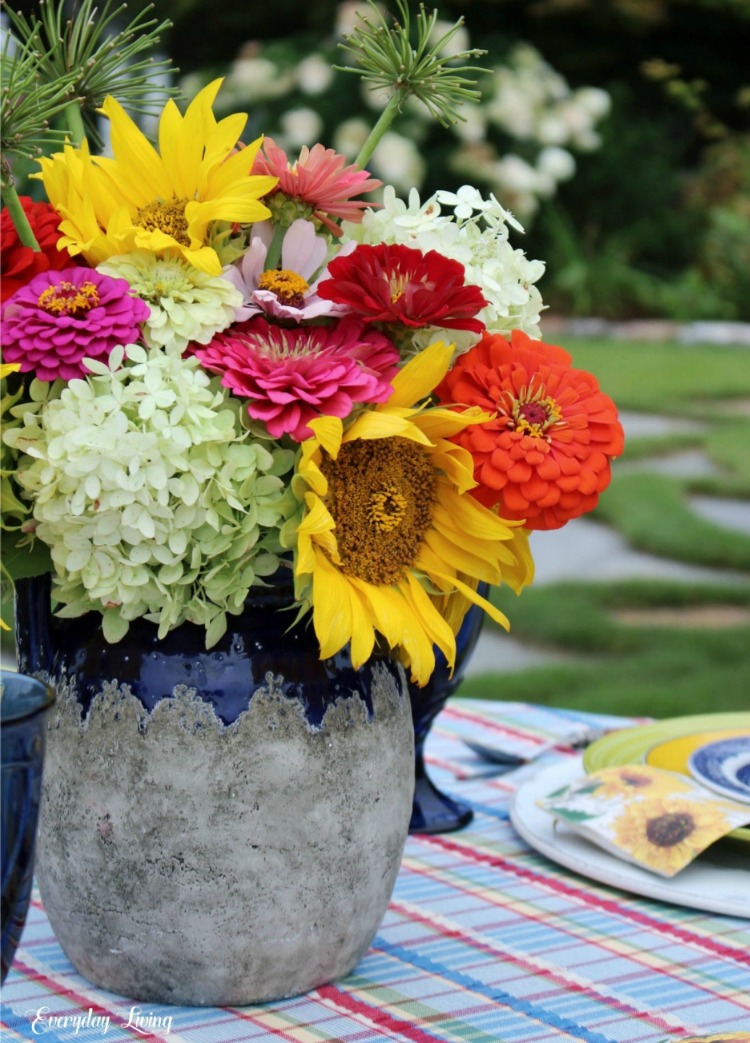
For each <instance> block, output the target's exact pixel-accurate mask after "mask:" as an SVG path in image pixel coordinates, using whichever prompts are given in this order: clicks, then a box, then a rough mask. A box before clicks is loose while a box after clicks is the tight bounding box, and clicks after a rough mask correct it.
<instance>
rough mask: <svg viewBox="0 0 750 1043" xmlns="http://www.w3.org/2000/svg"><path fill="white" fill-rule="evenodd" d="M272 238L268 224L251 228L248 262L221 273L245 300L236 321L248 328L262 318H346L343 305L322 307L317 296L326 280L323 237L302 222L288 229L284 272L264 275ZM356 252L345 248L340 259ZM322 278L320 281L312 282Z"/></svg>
mask: <svg viewBox="0 0 750 1043" xmlns="http://www.w3.org/2000/svg"><path fill="white" fill-rule="evenodd" d="M272 238H273V225H272V224H271V223H270V221H261V222H260V223H258V224H255V225H253V234H252V239H251V241H250V246H249V247H248V249H247V251H246V252H245V254H244V256H243V257H242V259H241V260H240V261H238V262H237V264H235V265H233V266H232V267H231V268H229V269H227V270H226V271H225V272H224V273H223V274H224V278H225V279H226V280H227V281H228V282H230V283H231V284H232V285H233V286H235V287H236V288H237V289H238V290H239V291H240V293H241V294H242V297H243V304H242V307H240V308H235V312H234V317H235V321H236V322H245V320H246V319H251V318H252V317H253V315H258V314H259V313H260V312H265V313H266V314H267V315H271V316H273V317H274V318H276V319H289V320H292V321H293V322H302V320H303V319H317V318H320V316H322V315H344V314H345V313H346V312H347V311H348V310H349V309H348V308H347V307H346V306H345V305H341V304H335V303H334V302H333V301H324V300H322V298H320V297H319V296H318V293H317V288H318V282H319V281H320V279H322V278H325V277H326V274H327V273H326V271H325V269H324V268H323V266H324V264H325V260H326V256H327V254H328V243H327V241H326V239H325V238H324V236H322V235H316V234H315V226H314V225H313V224H312V222H311V221H303V220H302V219H300V220H298V221H294V222H293V223H292V224H291V225H290V226H289V229H288V230H287V232H286V234H285V236H284V239H283V241H282V244H281V268H280V269H276V268H273V269H266V258H267V256H268V248H269V246H270V245H271V240H272ZM355 246H356V243H353V242H352V243H347V244H346V246H344V247H342V248H341V250H340V251H339V256H343V255H344V254H346V253H351V251H352V250H353V249H354V248H355ZM321 269H322V271H321ZM318 272H320V275H319V277H318V278H317V279H315V280H314V281H312V280H313V278H314V276H315V275H316V274H317V273H318Z"/></svg>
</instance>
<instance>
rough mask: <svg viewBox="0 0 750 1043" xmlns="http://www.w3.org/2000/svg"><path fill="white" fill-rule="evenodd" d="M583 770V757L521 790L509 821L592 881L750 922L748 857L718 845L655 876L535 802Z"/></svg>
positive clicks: (536, 847)
mask: <svg viewBox="0 0 750 1043" xmlns="http://www.w3.org/2000/svg"><path fill="white" fill-rule="evenodd" d="M583 771H584V766H583V759H582V758H581V757H570V758H569V759H566V760H564V761H556V762H555V763H554V764H550V765H549V767H547V768H546V769H545V770H543V771H540V772H538V773H537V774H535V775H533V776H532V777H531V778H529V779H528V780H527V781H526V782H525V783H523V784H522V785H521V786H519V788H518V790H517V791H516V793H515V796H514V797H513V801H512V804H511V811H510V817H511V821H512V823H513V825H514V827H515V829H516V830H517V832H518V833H519V834H520V835H521V837H522V838H523V839H524V840H525V841H526V843H527V844H529V845H530V846H531V847H532V848H534V850H536V851H538V852H539V853H540V854H542V855H546V856H547V858H549V859H551V860H552V861H553V862H555V863H557V864H558V865H561V866H565V867H566V868H567V869H571V870H573V872H576V873H579V874H580V875H581V876H583V877H586V878H587V879H590V880H597V881H599V882H600V883H603V884H607V885H609V886H610V887H616V888H619V889H620V890H622V891H626V892H629V893H631V894H638V895H643V896H645V897H647V898H654V899H657V900H658V901H662V902H672V903H674V904H675V905H682V906H687V907H688V908H691V909H701V910H704V911H705V912H713V913H721V914H723V915H727V916H736V917H740V918H742V919H746V920H750V888H748V886H747V858H746V854H745V852H744V851H741V850H739V847H738V846H733V845H731V844H729V845H723V844H720V845H715V846H713V847H711V848H709V849H708V850H707V851H704V853H703V854H702V855H700V856H699V857H698V858H696V859H694V861H692V862H691V863H690V864H689V865H688V866H686V867H685V868H684V869H682V870H681V871H680V872H679V873H677V875H676V876H674V877H671V878H667V877H662V876H657V875H656V874H655V873H653V872H650V871H649V870H647V869H644V868H642V867H641V866H637V865H634V864H632V863H630V862H625V861H623V859H621V858H618V857H616V856H615V855H613V854H610V853H609V851H605V850H604V849H603V848H600V847H597V846H595V845H594V844H592V843H591V842H590V841H589V840H586V839H585V838H584V837H582V836H579V835H578V834H576V833H575V832H573V830H570V829H568V828H567V827H566V826H565V825H564V824H563V823H560V822H557V824H556V820H555V818H554V817H553V816H552V815H550V814H549V812H547V811H544V810H543V809H542V808H540V807H538V806H537V801H538V800H541V799H543V798H545V797H547V796H548V795H549V794H551V793H552V792H554V791H556V790H559V789H561V788H562V787H565V786H568V785H569V784H570V783H572V782H574V781H575V780H576V779H578V778H579V777H580V776H581V775H582V774H583Z"/></svg>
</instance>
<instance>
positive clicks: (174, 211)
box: [135, 199, 190, 246]
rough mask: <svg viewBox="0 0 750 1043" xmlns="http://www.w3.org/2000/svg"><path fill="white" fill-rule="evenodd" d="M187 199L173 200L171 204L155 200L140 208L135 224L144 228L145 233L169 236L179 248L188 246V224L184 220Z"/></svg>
mask: <svg viewBox="0 0 750 1043" xmlns="http://www.w3.org/2000/svg"><path fill="white" fill-rule="evenodd" d="M186 206H187V199H173V200H172V202H171V203H163V202H162V201H161V200H159V199H156V200H154V202H153V203H147V204H146V206H142V207H140V209H139V210H138V213H137V214H136V215H135V224H137V225H138V227H139V228H145V229H146V231H147V232H164V234H165V235H169V236H171V237H172V238H173V239H174V240H175V241H176V242H178V243H179V244H180V246H190V236H189V235H188V223H187V219H186V218H185V207H186Z"/></svg>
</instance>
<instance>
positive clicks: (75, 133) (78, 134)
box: [64, 98, 86, 148]
mask: <svg viewBox="0 0 750 1043" xmlns="http://www.w3.org/2000/svg"><path fill="white" fill-rule="evenodd" d="M64 117H65V122H66V123H67V125H68V130H69V131H70V137H71V139H72V142H71V143H72V144H73V145H74V146H75V148H80V147H81V145H82V144H83V141H84V139H85V138H86V127H85V126H84V122H83V113H82V111H81V103H80V101H79V100H78V98H76V99H75V100H74V101H71V103H70V104H69V105H66V106H65V110H64Z"/></svg>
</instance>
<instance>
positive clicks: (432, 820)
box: [409, 583, 489, 833]
mask: <svg viewBox="0 0 750 1043" xmlns="http://www.w3.org/2000/svg"><path fill="white" fill-rule="evenodd" d="M488 589H489V587H488V585H487V584H486V583H480V585H479V587H478V588H477V590H478V593H479V594H480V595H481V596H482V597H486V596H487V591H488ZM483 622H484V611H483V610H482V609H481V608H479V607H477V606H476V605H472V607H471V608H470V609H469V611H468V612H467V613H466V616H465V617H464V621H463V623H462V624H461V629H460V630H459V632H458V634H457V635H456V664H455V668H454V671H453V677H450V673H449V670H448V664H447V662H446V659H445V656H444V655H443V653H442V652H441V651H440V649H439V648H436V649H435V670H434V672H433V674H432V677H431V678H430V680H429V681H428V683H427V684H426V685H425V686H424V687H423V688H418V687H417V686H416V685H414V684H411V683H410V684H409V698H410V699H411V714H412V719H413V721H414V754H415V788H414V804H413V807H412V816H411V822H410V824H409V832H410V833H451V832H453V831H454V830H456V829H462V828H463V827H464V826H467V825H468V824H469V822H471V820H472V818H473V817H474V812H473V811H472V809H471V808H470V807H469V805H468V804H464V803H463V802H462V801H460V800H456V799H455V798H454V797H451V796H449V795H448V794H447V793H443V792H442V791H441V790H439V789H438V788H437V786H436V785H435V783H434V782H433V781H432V780H431V779H430V777H429V775H428V774H427V767H426V765H425V759H424V746H425V742H426V740H427V736H428V734H429V731H430V728H431V727H432V725H433V723H434V721H435V718H436V717H437V715H438V714H439V713H440V711H441V710H442V709H443V707H444V706H445V704H446V702H447V701H448V699H449V698H450V696H451V695H453V693H454V692H455V691H456V689H457V688H458V686H459V685H460V684H461V682H462V681H463V677H464V670H465V669H466V665H467V663H468V662H469V659H470V658H471V654H472V652H473V651H474V649H475V648H476V644H477V641H478V640H479V634H480V633H481V630H482V624H483Z"/></svg>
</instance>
